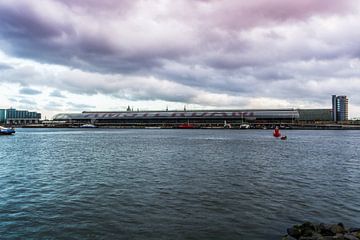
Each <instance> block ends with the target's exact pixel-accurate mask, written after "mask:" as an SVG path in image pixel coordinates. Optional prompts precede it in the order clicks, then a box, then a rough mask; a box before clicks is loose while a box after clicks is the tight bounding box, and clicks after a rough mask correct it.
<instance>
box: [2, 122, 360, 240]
mask: <svg viewBox="0 0 360 240" xmlns="http://www.w3.org/2000/svg"><path fill="white" fill-rule="evenodd" d="M286 134H287V135H288V137H289V138H288V140H287V141H280V140H277V139H274V138H273V137H272V134H271V131H267V130H261V131H256V130H163V129H142V130H141V129H137V130H121V129H120V130H101V129H96V130H93V129H89V130H86V129H85V130H79V129H17V133H16V135H15V136H0V159H1V160H0V239H280V238H281V236H282V235H284V234H285V233H286V228H287V227H289V226H291V225H293V224H296V223H300V222H303V221H305V220H310V221H314V222H328V223H337V222H343V223H344V224H345V225H346V226H358V227H359V226H360V217H359V216H360V151H359V150H360V147H359V146H360V131H288V132H287V133H286Z"/></svg>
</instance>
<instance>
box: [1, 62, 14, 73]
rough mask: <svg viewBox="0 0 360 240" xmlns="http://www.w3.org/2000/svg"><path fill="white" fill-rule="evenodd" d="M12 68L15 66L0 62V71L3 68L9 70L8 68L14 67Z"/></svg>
mask: <svg viewBox="0 0 360 240" xmlns="http://www.w3.org/2000/svg"><path fill="white" fill-rule="evenodd" d="M12 68H13V67H12V66H10V65H7V64H3V63H0V71H1V70H8V69H12Z"/></svg>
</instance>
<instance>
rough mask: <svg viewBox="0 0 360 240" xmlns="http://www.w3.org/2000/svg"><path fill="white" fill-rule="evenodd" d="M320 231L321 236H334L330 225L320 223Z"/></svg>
mask: <svg viewBox="0 0 360 240" xmlns="http://www.w3.org/2000/svg"><path fill="white" fill-rule="evenodd" d="M319 229H320V233H321V235H323V236H334V235H335V234H334V233H333V232H332V231H331V225H327V224H324V223H320V225H319Z"/></svg>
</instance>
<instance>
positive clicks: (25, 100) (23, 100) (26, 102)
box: [18, 98, 37, 107]
mask: <svg viewBox="0 0 360 240" xmlns="http://www.w3.org/2000/svg"><path fill="white" fill-rule="evenodd" d="M18 102H19V103H21V104H23V105H26V106H32V107H34V106H36V105H37V103H36V102H35V101H34V100H31V99H28V98H20V99H19V101H18Z"/></svg>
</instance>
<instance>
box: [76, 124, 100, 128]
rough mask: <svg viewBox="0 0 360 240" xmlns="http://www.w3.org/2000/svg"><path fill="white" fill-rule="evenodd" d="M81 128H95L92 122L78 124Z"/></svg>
mask: <svg viewBox="0 0 360 240" xmlns="http://www.w3.org/2000/svg"><path fill="white" fill-rule="evenodd" d="M80 127H81V128H97V127H96V126H95V125H93V124H84V125H81V126H80Z"/></svg>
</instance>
